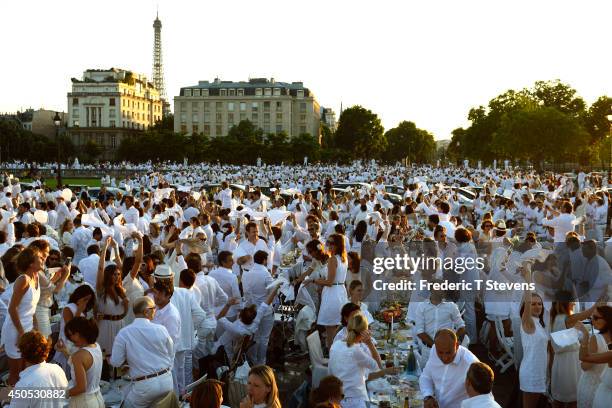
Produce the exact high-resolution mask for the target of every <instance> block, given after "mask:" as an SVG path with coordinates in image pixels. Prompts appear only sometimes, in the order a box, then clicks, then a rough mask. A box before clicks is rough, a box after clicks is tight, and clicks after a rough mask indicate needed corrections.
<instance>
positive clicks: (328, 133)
mask: <svg viewBox="0 0 612 408" xmlns="http://www.w3.org/2000/svg"><path fill="white" fill-rule="evenodd" d="M321 147H322V148H323V149H327V148H330V147H334V132H333V131H332V130H331V129H330V128H329V126H327V125H326V124H325V123H323V122H321Z"/></svg>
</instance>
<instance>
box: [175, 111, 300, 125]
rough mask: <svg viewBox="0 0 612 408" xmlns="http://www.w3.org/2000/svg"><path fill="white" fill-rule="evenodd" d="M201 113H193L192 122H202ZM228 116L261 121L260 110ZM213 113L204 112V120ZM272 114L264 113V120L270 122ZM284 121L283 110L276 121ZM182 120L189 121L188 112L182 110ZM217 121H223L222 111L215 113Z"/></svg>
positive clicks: (230, 113) (231, 118)
mask: <svg viewBox="0 0 612 408" xmlns="http://www.w3.org/2000/svg"><path fill="white" fill-rule="evenodd" d="M200 118H201V116H200V114H199V113H192V115H191V122H193V123H197V122H200ZM226 118H227V122H228V123H234V122H235V119H236V118H239V119H240V120H241V121H242V120H246V119H249V120H250V121H251V122H254V123H257V122H258V121H259V118H260V116H259V113H258V112H251V116H250V117H248V116H247V114H246V112H240V115H239V116H236V115H235V114H234V113H233V112H228V113H227V115H226ZM210 119H211V115H210V112H204V116H203V120H202V122H205V123H206V122H210V121H211V120H210ZM270 119H271V116H270V114H269V113H265V112H264V114H263V121H264V122H270ZM282 121H283V113H282V112H277V113H276V122H282ZM181 122H187V113H185V112H181ZM215 122H217V123H219V122H223V113H221V112H217V113H216V114H215ZM300 122H302V123H303V122H306V114H301V115H300Z"/></svg>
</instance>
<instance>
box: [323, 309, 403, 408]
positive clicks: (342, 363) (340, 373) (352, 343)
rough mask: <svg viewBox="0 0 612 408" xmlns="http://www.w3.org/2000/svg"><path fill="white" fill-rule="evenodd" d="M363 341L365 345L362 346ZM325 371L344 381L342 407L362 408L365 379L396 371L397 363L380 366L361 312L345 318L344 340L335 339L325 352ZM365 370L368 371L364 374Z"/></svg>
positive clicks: (366, 396)
mask: <svg viewBox="0 0 612 408" xmlns="http://www.w3.org/2000/svg"><path fill="white" fill-rule="evenodd" d="M359 343H363V344H364V345H365V346H366V347H362V346H360V345H359ZM329 355H330V359H329V374H330V375H333V376H335V377H337V378H338V379H340V381H342V384H344V399H343V400H342V407H343V408H349V407H350V408H352V407H355V408H365V407H366V401H368V392H367V389H366V380H368V381H370V380H374V379H376V378H379V377H382V376H384V375H386V374H394V373H397V372H398V369H399V368H397V367H390V368H383V367H382V362H377V361H376V360H375V359H374V358H373V357H372V356H373V355H377V352H376V347H375V346H374V343H373V342H372V337H371V336H370V332H369V331H368V320H367V319H366V317H365V316H364V315H363V313H361V312H357V313H354V314H353V315H352V316H351V317H350V318H349V321H348V325H347V335H346V340H338V341H335V342H334V344H333V346H332V347H331V350H330V352H329ZM368 373H369V374H368Z"/></svg>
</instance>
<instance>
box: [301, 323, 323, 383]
mask: <svg viewBox="0 0 612 408" xmlns="http://www.w3.org/2000/svg"><path fill="white" fill-rule="evenodd" d="M306 342H307V343H308V355H309V356H310V367H311V370H312V387H313V388H315V387H318V386H319V382H321V379H322V378H323V377H325V376H327V375H328V374H329V369H328V367H327V363H328V359H326V358H324V357H323V349H322V347H321V338H320V337H319V332H318V331H316V330H315V331H314V332H312V333H310V335H309V336H308V337H307V338H306Z"/></svg>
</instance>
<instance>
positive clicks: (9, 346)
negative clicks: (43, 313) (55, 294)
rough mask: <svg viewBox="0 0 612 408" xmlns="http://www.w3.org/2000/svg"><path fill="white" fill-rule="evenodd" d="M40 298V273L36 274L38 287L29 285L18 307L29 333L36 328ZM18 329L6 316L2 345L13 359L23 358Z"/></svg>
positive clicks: (22, 321)
mask: <svg viewBox="0 0 612 408" xmlns="http://www.w3.org/2000/svg"><path fill="white" fill-rule="evenodd" d="M39 298H40V286H39V282H38V274H36V287H33V286H32V284H30V285H29V286H28V290H27V291H26V293H25V294H24V295H23V297H22V298H21V302H20V303H19V306H18V307H17V314H18V315H19V321H20V322H21V326H22V327H23V332H24V333H27V332H29V331H31V330H32V329H34V313H35V312H36V305H37V304H38V299H39ZM18 340H19V339H18V338H17V329H16V328H15V325H14V324H13V319H11V316H10V315H9V316H6V319H5V320H4V324H3V325H2V345H4V350H5V352H6V355H7V356H8V357H10V358H13V359H18V358H21V353H20V352H19V348H18V347H17V341H18Z"/></svg>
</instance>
